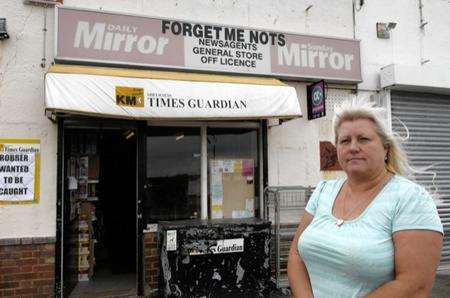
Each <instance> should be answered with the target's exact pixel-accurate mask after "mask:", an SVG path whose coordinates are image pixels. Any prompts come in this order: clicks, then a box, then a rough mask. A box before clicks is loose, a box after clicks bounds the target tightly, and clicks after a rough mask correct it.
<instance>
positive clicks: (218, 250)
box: [209, 238, 244, 254]
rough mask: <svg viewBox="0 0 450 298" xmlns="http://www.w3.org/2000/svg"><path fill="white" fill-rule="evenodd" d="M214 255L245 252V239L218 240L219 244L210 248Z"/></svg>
mask: <svg viewBox="0 0 450 298" xmlns="http://www.w3.org/2000/svg"><path fill="white" fill-rule="evenodd" d="M209 250H210V251H211V252H212V253H213V254H226V253H235V252H243V251H244V238H236V239H225V240H217V244H216V245H213V246H211V247H210V248H209Z"/></svg>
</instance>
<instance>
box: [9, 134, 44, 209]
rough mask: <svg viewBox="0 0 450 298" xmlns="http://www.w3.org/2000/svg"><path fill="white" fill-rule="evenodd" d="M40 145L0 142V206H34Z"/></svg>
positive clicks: (27, 142) (25, 142)
mask: <svg viewBox="0 0 450 298" xmlns="http://www.w3.org/2000/svg"><path fill="white" fill-rule="evenodd" d="M39 180H40V141H39V140H35V139H0V204H17V203H37V202H38V201H39V184H40V181H39Z"/></svg>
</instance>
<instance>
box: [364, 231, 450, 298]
mask: <svg viewBox="0 0 450 298" xmlns="http://www.w3.org/2000/svg"><path fill="white" fill-rule="evenodd" d="M393 238H394V246H395V279H394V280H393V281H391V282H388V283H385V284H384V285H382V286H381V287H379V288H378V289H376V290H375V291H374V292H372V293H370V294H369V295H368V296H367V297H370V298H375V297H399V298H400V297H430V292H431V289H432V287H433V283H434V278H435V275H436V268H437V266H438V265H439V260H440V258H441V249H442V238H443V237H442V234H441V233H439V232H435V231H430V230H404V231H398V232H396V233H394V237H393Z"/></svg>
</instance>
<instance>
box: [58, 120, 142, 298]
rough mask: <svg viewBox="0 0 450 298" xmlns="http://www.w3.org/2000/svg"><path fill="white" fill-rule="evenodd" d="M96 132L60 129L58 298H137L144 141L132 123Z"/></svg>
mask: <svg viewBox="0 0 450 298" xmlns="http://www.w3.org/2000/svg"><path fill="white" fill-rule="evenodd" d="M77 123H78V122H77ZM102 126H103V127H104V125H101V124H99V123H94V124H90V125H86V124H85V123H84V124H83V125H82V127H83V128H80V127H81V125H79V123H78V124H75V125H74V124H73V121H72V122H70V124H68V122H67V119H66V120H64V119H60V122H59V123H58V186H57V192H58V193H57V196H58V199H57V251H56V276H55V281H56V282H55V285H56V286H55V293H56V296H57V297H70V296H74V297H75V296H76V297H81V296H83V295H84V294H87V293H89V294H90V295H98V296H102V295H103V292H102V291H104V292H105V291H106V292H108V293H109V294H112V295H115V294H117V295H131V296H135V295H137V296H141V295H142V294H143V247H142V245H143V239H142V236H143V226H142V216H141V210H140V206H141V200H140V199H139V198H140V197H141V193H142V191H141V189H142V185H143V184H142V183H141V180H142V173H143V171H145V169H144V168H143V162H142V160H141V158H145V154H143V152H144V151H143V150H145V148H143V147H142V146H145V141H142V140H141V139H140V138H142V137H140V135H141V134H140V133H139V129H138V128H137V126H136V125H135V124H134V123H132V124H130V123H127V125H125V126H123V125H118V124H117V123H113V125H110V126H108V128H102ZM92 139H94V140H95V141H94V142H92ZM93 144H95V145H93ZM84 164H85V165H84ZM91 165H94V166H93V167H91ZM74 168H76V169H75V170H74ZM83 171H84V172H83ZM83 175H85V177H83ZM92 175H94V176H92ZM83 194H84V195H83ZM119 281H120V282H119ZM97 285H101V286H100V287H97ZM105 285H107V286H105ZM106 292H105V293H106Z"/></svg>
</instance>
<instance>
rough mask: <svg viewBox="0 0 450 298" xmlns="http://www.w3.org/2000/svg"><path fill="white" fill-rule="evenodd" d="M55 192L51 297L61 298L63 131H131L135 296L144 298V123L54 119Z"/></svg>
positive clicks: (84, 118) (62, 295) (75, 118)
mask: <svg viewBox="0 0 450 298" xmlns="http://www.w3.org/2000/svg"><path fill="white" fill-rule="evenodd" d="M57 126H58V134H57V176H56V177H57V178H56V183H57V190H56V244H55V286H54V291H55V297H64V295H65V293H64V199H65V198H64V192H65V191H64V190H65V189H64V187H65V185H64V181H65V169H64V157H65V156H64V155H65V152H64V145H65V132H66V129H70V128H75V129H86V130H89V129H93V130H97V131H102V130H114V129H132V130H133V131H134V132H135V134H136V199H135V202H136V272H135V273H136V295H137V296H138V297H142V296H143V295H144V270H143V268H144V255H143V253H144V247H143V245H144V242H143V235H144V234H143V230H144V223H143V219H142V203H143V200H144V197H143V193H144V192H143V188H144V183H143V182H144V181H145V152H146V141H145V127H146V122H145V121H134V120H133V121H130V120H115V119H103V118H88V117H77V116H68V117H64V116H59V117H57Z"/></svg>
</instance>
